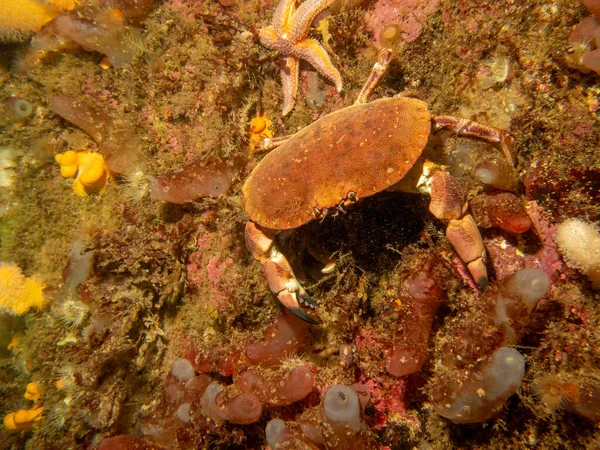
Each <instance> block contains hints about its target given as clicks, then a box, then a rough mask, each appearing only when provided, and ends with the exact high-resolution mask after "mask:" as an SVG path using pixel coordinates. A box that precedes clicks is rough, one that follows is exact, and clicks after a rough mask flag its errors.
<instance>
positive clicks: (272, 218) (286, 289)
mask: <svg viewBox="0 0 600 450" xmlns="http://www.w3.org/2000/svg"><path fill="white" fill-rule="evenodd" d="M391 56H392V52H391V50H389V49H384V50H383V51H382V52H381V53H380V55H379V58H378V61H377V63H376V64H375V65H374V66H373V69H372V70H371V73H370V75H369V77H368V79H367V81H366V82H365V84H364V86H363V88H362V90H361V92H360V94H359V96H358V98H357V100H356V102H355V103H354V104H353V105H351V106H348V107H345V108H342V109H340V110H338V111H335V112H333V113H331V114H329V115H327V116H324V117H322V118H320V119H318V120H317V121H316V122H314V123H312V124H310V125H308V126H307V127H306V128H304V129H302V130H300V131H299V132H298V133H296V134H294V135H292V136H285V137H279V138H273V139H265V140H264V141H263V142H262V143H261V144H259V145H260V146H261V148H262V149H268V150H272V151H271V152H270V153H268V154H267V155H266V156H265V157H264V158H263V160H262V161H261V162H260V163H259V164H258V165H257V166H256V167H255V168H254V170H253V171H252V173H251V174H250V176H249V177H248V179H247V180H246V182H245V184H244V187H243V202H244V209H245V211H246V214H247V215H248V218H249V221H248V223H247V225H246V229H245V239H246V245H247V247H248V249H249V251H250V253H251V254H252V256H253V257H254V258H255V259H256V260H258V261H259V262H260V263H261V265H262V268H263V270H264V273H265V276H266V279H267V282H268V284H269V287H270V289H271V291H272V292H273V294H274V295H276V296H277V298H278V299H279V301H280V302H281V303H282V304H283V305H284V306H285V307H286V308H287V309H289V310H290V311H291V312H292V313H294V314H295V315H296V316H298V317H300V318H301V319H303V320H305V321H307V322H309V323H318V321H317V320H316V319H314V318H312V317H311V316H310V315H308V314H307V312H306V311H305V308H306V309H307V310H312V311H314V310H316V308H317V306H318V304H317V303H316V302H315V301H314V300H313V299H312V298H311V297H310V296H309V295H308V294H307V293H306V291H305V289H304V288H303V287H302V285H301V284H300V283H299V281H298V280H297V278H296V276H295V274H294V271H293V269H292V267H291V265H290V263H289V261H288V259H287V258H286V257H285V255H284V254H283V253H282V252H281V251H280V250H279V249H278V248H277V246H276V244H275V235H276V234H277V233H278V232H280V231H282V230H289V229H293V228H297V227H300V226H301V225H304V224H306V223H308V222H310V221H312V220H315V219H322V218H323V217H325V216H326V215H327V213H328V212H329V211H333V210H336V209H339V208H346V207H348V206H349V205H351V204H354V203H356V202H358V201H360V199H362V198H365V197H369V196H372V195H374V194H377V193H378V192H380V191H383V190H385V189H388V188H390V187H391V186H392V185H395V184H396V183H398V182H399V181H401V180H402V179H403V178H405V177H406V175H407V173H409V171H411V169H413V166H415V167H417V168H419V169H421V168H422V169H421V170H422V173H421V176H420V178H419V181H418V183H417V188H418V189H419V191H420V192H422V193H426V194H429V195H430V196H431V201H430V205H429V210H430V211H431V213H432V214H433V215H434V216H435V217H437V218H438V219H440V220H442V221H444V222H445V223H446V224H447V228H446V236H447V238H448V240H449V241H450V243H451V244H452V246H453V247H454V249H455V251H456V253H457V254H458V256H459V258H460V259H461V260H462V261H463V262H464V264H465V265H466V266H467V268H468V271H469V273H470V275H471V276H472V277H473V280H474V281H475V282H476V284H477V286H479V288H485V287H486V286H487V284H488V275H487V269H486V249H485V246H484V244H483V240H482V238H481V234H480V233H479V229H478V227H477V225H476V224H475V221H474V219H473V217H472V216H471V214H469V212H468V202H467V201H466V199H465V194H464V192H463V190H462V188H461V187H460V184H459V183H458V181H457V180H456V179H455V178H454V177H453V176H452V175H450V174H449V173H448V172H446V171H445V170H444V168H443V167H442V166H439V165H437V164H435V163H433V162H431V161H428V160H424V158H423V157H422V153H423V150H424V149H425V147H426V145H427V143H428V140H429V138H430V135H431V134H432V131H437V130H440V129H447V130H449V131H451V132H453V133H456V135H458V136H469V137H474V138H478V139H481V140H483V141H486V142H489V143H493V144H495V145H497V146H499V147H500V149H501V150H502V152H503V153H504V155H505V156H506V158H507V159H508V160H509V161H510V162H511V163H512V164H514V156H513V151H512V146H511V138H510V136H509V135H508V134H506V133H504V132H503V131H501V130H499V129H497V128H494V127H491V126H486V125H482V124H480V123H477V122H473V121H471V120H468V119H462V118H457V117H452V116H439V117H431V115H430V113H429V109H428V105H427V104H426V103H425V102H423V101H421V100H418V99H416V98H411V97H408V96H404V95H398V96H395V97H391V98H382V99H378V100H374V101H371V102H368V98H369V96H370V94H371V92H372V90H373V89H374V87H375V86H376V85H377V84H378V82H379V80H380V79H381V78H382V76H383V75H384V74H385V72H386V70H387V67H388V64H389V62H390V59H391ZM413 171H414V169H413Z"/></svg>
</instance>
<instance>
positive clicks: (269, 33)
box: [258, 27, 277, 50]
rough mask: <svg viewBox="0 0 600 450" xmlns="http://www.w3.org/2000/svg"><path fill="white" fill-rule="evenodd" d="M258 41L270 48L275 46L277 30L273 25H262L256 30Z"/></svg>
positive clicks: (272, 48) (273, 48)
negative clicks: (262, 26)
mask: <svg viewBox="0 0 600 450" xmlns="http://www.w3.org/2000/svg"><path fill="white" fill-rule="evenodd" d="M258 38H259V39H260V43H261V44H262V45H264V46H265V47H267V48H270V49H271V50H275V49H276V48H277V32H276V31H275V28H273V27H264V28H261V29H260V30H258Z"/></svg>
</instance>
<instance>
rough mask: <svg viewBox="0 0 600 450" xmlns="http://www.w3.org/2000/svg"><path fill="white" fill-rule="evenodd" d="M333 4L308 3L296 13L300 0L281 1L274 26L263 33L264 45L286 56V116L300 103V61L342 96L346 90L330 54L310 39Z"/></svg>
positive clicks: (314, 0)
mask: <svg viewBox="0 0 600 450" xmlns="http://www.w3.org/2000/svg"><path fill="white" fill-rule="evenodd" d="M333 1H334V0H306V1H305V2H304V3H302V4H301V5H300V6H299V7H298V8H297V9H296V0H281V1H280V2H279V4H278V5H277V9H275V14H274V15H273V21H272V24H271V26H268V27H265V28H262V29H260V30H259V36H260V42H261V43H262V44H263V45H264V46H266V47H269V48H271V49H273V50H276V51H277V52H279V53H280V54H281V55H283V56H284V58H283V59H282V61H281V84H282V86H283V115H284V116H285V115H286V114H287V113H289V112H290V111H291V110H292V108H293V107H294V103H295V101H296V94H297V92H298V75H299V64H300V59H304V60H306V61H308V62H309V63H310V64H312V66H313V67H314V68H315V69H317V71H319V73H320V74H321V75H323V76H324V77H326V78H328V79H329V80H331V81H332V82H333V84H335V88H336V89H337V91H338V92H340V91H341V90H342V76H341V75H340V73H339V72H338V70H337V69H336V68H335V67H334V66H333V64H332V63H331V59H330V58H329V55H328V54H327V51H326V50H325V49H324V48H323V47H322V46H321V44H319V43H318V42H317V41H315V40H314V39H308V32H309V30H310V25H311V23H312V22H313V20H314V19H315V17H316V16H317V15H318V14H319V13H320V12H321V11H323V10H324V9H325V8H327V7H329V5H331V4H332V3H333Z"/></svg>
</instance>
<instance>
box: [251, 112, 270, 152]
mask: <svg viewBox="0 0 600 450" xmlns="http://www.w3.org/2000/svg"><path fill="white" fill-rule="evenodd" d="M271 125H273V122H272V121H270V120H269V119H267V118H266V117H265V115H264V114H263V113H261V114H259V115H258V116H256V117H254V118H253V119H252V120H251V121H250V135H249V144H250V151H252V152H254V151H255V150H254V149H255V147H256V144H258V143H259V142H260V141H261V140H262V139H267V138H272V137H273V130H271Z"/></svg>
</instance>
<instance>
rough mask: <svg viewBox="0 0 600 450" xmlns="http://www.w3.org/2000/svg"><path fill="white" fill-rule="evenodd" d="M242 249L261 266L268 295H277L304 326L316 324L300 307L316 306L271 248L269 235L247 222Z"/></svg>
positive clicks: (284, 259)
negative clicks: (269, 291)
mask: <svg viewBox="0 0 600 450" xmlns="http://www.w3.org/2000/svg"><path fill="white" fill-rule="evenodd" d="M246 246H247V247H248V250H250V253H252V256H254V258H255V259H257V260H258V261H259V262H260V263H261V265H262V267H263V271H264V272H265V276H266V278H267V282H268V283H269V288H270V289H271V292H273V294H275V295H276V296H277V298H278V299H279V301H280V302H281V303H282V304H283V306H285V307H286V308H287V309H289V310H290V311H291V312H292V313H294V314H295V315H296V316H298V317H300V318H301V319H302V320H304V321H306V322H308V323H313V324H316V323H319V322H317V321H316V320H314V319H313V318H311V317H310V316H308V315H307V314H306V313H305V312H304V310H303V309H302V307H301V306H300V304H301V303H302V305H305V306H307V307H309V308H311V309H313V310H314V309H316V308H317V306H318V305H317V303H316V302H315V301H314V300H313V299H312V298H310V297H309V295H308V294H307V293H306V291H305V290H304V288H303V287H302V286H301V285H300V283H299V282H298V280H297V279H296V276H295V275H294V271H293V270H292V267H291V266H290V263H289V262H288V260H287V258H286V257H285V256H284V254H283V253H281V252H280V251H279V249H278V248H277V246H276V245H275V241H274V240H273V235H272V234H271V233H269V231H268V230H266V229H264V228H261V227H259V226H258V225H256V224H255V223H254V222H248V223H247V224H246Z"/></svg>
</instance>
